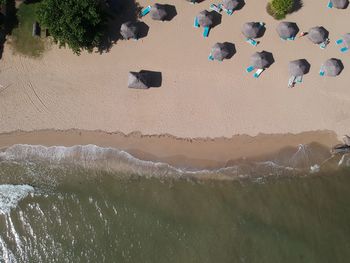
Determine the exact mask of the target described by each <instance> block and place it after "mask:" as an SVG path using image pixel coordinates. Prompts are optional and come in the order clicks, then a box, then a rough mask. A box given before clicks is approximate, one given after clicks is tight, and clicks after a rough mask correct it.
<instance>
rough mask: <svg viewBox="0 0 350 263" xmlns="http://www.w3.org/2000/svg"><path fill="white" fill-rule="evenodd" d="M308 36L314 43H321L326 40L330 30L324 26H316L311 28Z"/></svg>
mask: <svg viewBox="0 0 350 263" xmlns="http://www.w3.org/2000/svg"><path fill="white" fill-rule="evenodd" d="M307 37H308V38H309V39H310V41H311V42H312V43H314V44H321V43H323V42H324V41H326V39H327V37H328V31H327V30H326V29H325V28H324V27H322V26H316V27H313V28H311V29H310V30H309V33H308V35H307Z"/></svg>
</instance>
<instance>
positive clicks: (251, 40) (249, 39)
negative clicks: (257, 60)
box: [245, 38, 258, 47]
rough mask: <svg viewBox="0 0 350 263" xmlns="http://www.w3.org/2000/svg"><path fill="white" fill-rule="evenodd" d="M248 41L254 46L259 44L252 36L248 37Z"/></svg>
mask: <svg viewBox="0 0 350 263" xmlns="http://www.w3.org/2000/svg"><path fill="white" fill-rule="evenodd" d="M245 41H246V42H248V43H249V44H251V45H252V46H254V47H255V46H257V45H258V42H257V41H256V40H254V39H252V38H246V40H245Z"/></svg>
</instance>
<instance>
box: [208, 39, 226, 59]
mask: <svg viewBox="0 0 350 263" xmlns="http://www.w3.org/2000/svg"><path fill="white" fill-rule="evenodd" d="M211 55H212V57H213V59H215V60H219V61H222V60H224V59H226V58H228V57H229V55H230V49H229V47H228V45H226V44H225V43H216V44H215V45H214V46H213V47H212V49H211Z"/></svg>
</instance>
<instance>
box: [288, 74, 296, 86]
mask: <svg viewBox="0 0 350 263" xmlns="http://www.w3.org/2000/svg"><path fill="white" fill-rule="evenodd" d="M295 79H296V77H294V76H291V77H290V78H289V80H288V88H293V87H294V85H295Z"/></svg>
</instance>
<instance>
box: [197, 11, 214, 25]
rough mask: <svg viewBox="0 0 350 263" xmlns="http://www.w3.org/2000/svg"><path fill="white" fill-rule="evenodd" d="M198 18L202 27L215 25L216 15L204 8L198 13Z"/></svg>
mask: <svg viewBox="0 0 350 263" xmlns="http://www.w3.org/2000/svg"><path fill="white" fill-rule="evenodd" d="M197 20H198V24H199V25H200V26H201V27H210V26H212V25H213V23H214V22H213V21H214V17H213V15H212V14H211V13H210V12H208V11H207V10H203V11H201V12H200V13H199V14H198V15H197Z"/></svg>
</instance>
